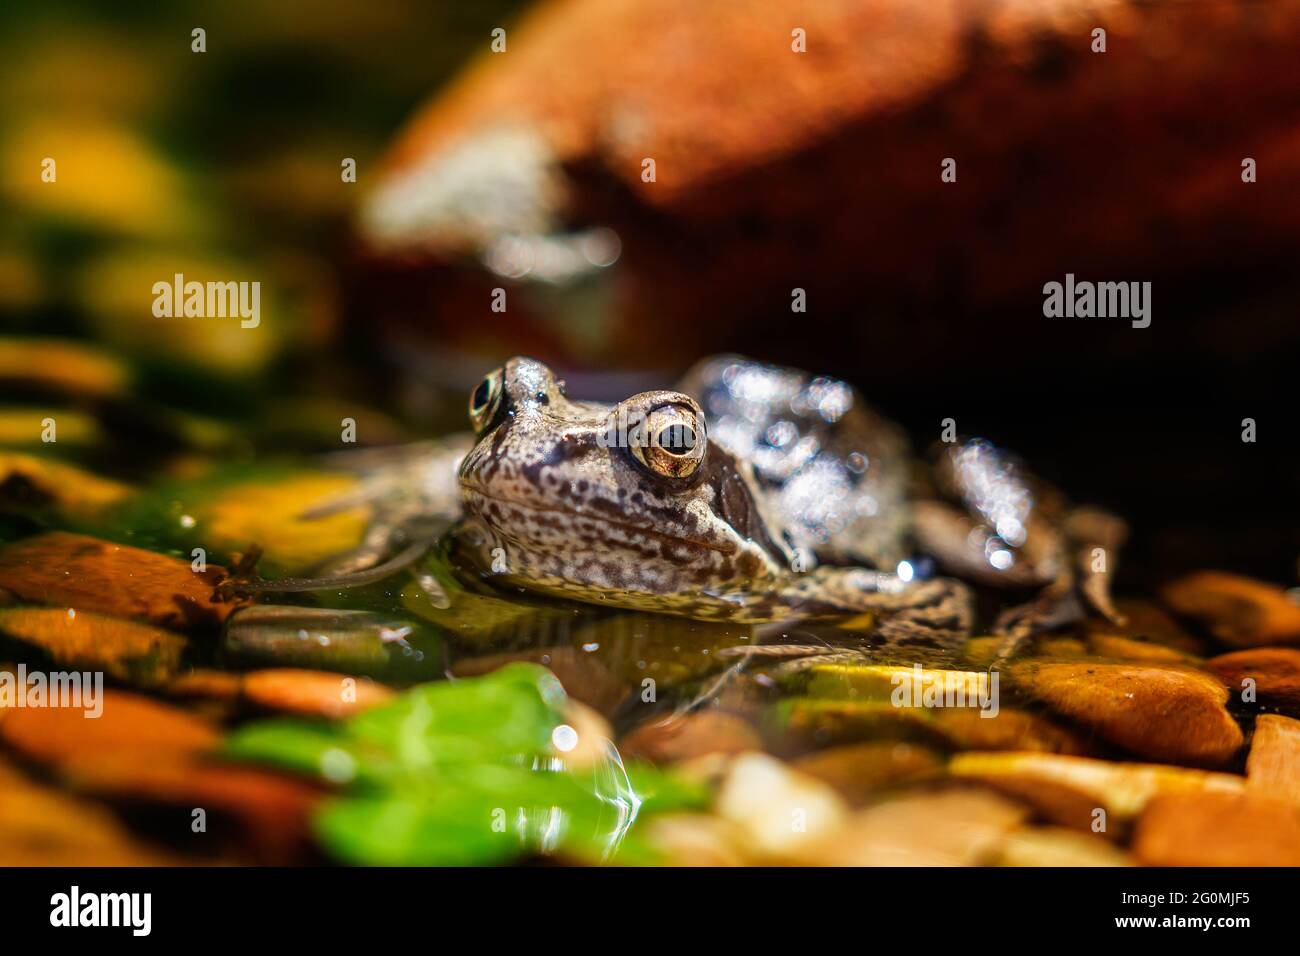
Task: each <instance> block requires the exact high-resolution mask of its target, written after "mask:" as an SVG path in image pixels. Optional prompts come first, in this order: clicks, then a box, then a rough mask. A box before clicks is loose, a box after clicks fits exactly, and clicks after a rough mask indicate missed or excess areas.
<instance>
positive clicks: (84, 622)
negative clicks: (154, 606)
mask: <svg viewBox="0 0 1300 956" xmlns="http://www.w3.org/2000/svg"><path fill="white" fill-rule="evenodd" d="M0 633H3V634H5V635H6V636H8V637H11V638H15V639H17V640H20V641H23V642H24V643H26V644H30V645H32V646H34V647H38V648H40V649H41V650H42V651H44V652H45V653H46V654H47V655H49V657H50V658H52V659H53V660H54V661H55V662H56V663H58V664H60V665H65V666H68V667H75V668H86V669H91V670H102V671H104V672H105V673H106V674H108V675H110V676H111V677H114V678H116V679H118V680H121V681H127V682H130V683H137V684H157V683H159V682H161V681H163V680H165V679H166V678H168V677H170V676H171V675H172V674H173V673H175V671H176V669H177V667H178V666H179V665H180V660H181V654H182V653H183V652H184V650H185V644H186V641H185V638H183V637H180V636H179V635H177V634H173V633H171V632H170V631H164V630H162V629H161V628H157V627H152V626H150V625H148V624H140V623H137V622H135V621H123V620H120V619H118V618H113V617H106V616H105V615H102V614H95V613H93V612H90V611H80V612H78V611H76V610H74V609H73V608H10V609H6V610H0Z"/></svg>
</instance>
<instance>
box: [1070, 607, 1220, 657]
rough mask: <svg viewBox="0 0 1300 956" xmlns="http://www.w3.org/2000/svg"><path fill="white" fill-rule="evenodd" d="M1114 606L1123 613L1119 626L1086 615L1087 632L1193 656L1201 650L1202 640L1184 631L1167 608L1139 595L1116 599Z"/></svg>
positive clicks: (1202, 647) (1202, 652)
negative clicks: (1128, 639) (1145, 643)
mask: <svg viewBox="0 0 1300 956" xmlns="http://www.w3.org/2000/svg"><path fill="white" fill-rule="evenodd" d="M1115 608H1116V610H1118V611H1119V613H1120V614H1122V615H1123V616H1124V623H1123V624H1122V625H1117V624H1113V623H1111V622H1110V621H1106V620H1102V619H1100V618H1089V619H1088V620H1087V621H1085V622H1084V623H1083V631H1084V633H1085V634H1087V635H1093V634H1113V635H1119V636H1121V637H1127V638H1131V639H1132V640H1137V641H1145V642H1149V643H1152V644H1159V645H1161V646H1163V647H1169V648H1172V649H1173V650H1176V651H1183V652H1184V653H1187V654H1191V655H1193V656H1197V657H1199V656H1202V655H1203V654H1204V653H1205V641H1204V640H1203V639H1202V638H1199V637H1196V636H1195V635H1193V634H1191V633H1189V632H1188V630H1187V628H1185V627H1183V626H1182V625H1181V624H1179V623H1178V621H1177V620H1176V619H1175V618H1174V617H1173V615H1171V614H1170V613H1169V612H1168V611H1167V610H1165V609H1164V608H1163V607H1161V606H1160V605H1159V604H1157V603H1156V602H1154V601H1146V600H1141V599H1139V598H1120V599H1119V600H1117V601H1116V602H1115Z"/></svg>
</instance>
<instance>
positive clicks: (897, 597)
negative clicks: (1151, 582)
mask: <svg viewBox="0 0 1300 956" xmlns="http://www.w3.org/2000/svg"><path fill="white" fill-rule="evenodd" d="M728 376H730V377H728ZM754 376H757V377H754ZM685 381H686V383H687V384H685V385H684V387H690V388H692V389H693V390H694V391H695V392H696V394H698V395H699V396H700V398H701V400H702V401H706V402H708V403H709V405H710V409H711V414H712V413H717V415H716V418H717V421H718V435H719V438H720V440H719V441H714V440H711V439H710V437H709V430H708V429H709V423H708V422H707V421H706V419H705V414H704V412H703V410H702V409H701V407H700V405H699V404H698V402H697V401H696V398H695V397H693V396H692V395H688V394H686V393H684V392H677V391H667V390H661V391H651V392H643V393H641V394H639V395H634V396H632V397H630V398H628V399H626V400H624V401H622V402H619V403H617V404H615V405H606V404H600V403H595V402H586V401H576V400H572V399H570V398H569V397H568V396H567V395H566V394H565V390H564V384H563V383H562V382H560V381H557V380H556V378H555V376H554V374H553V373H552V372H551V370H550V369H549V368H547V367H546V366H545V365H543V364H542V363H540V362H538V361H535V360H533V359H528V358H514V359H511V360H510V361H509V362H507V363H506V364H505V365H504V366H502V367H501V368H499V369H496V370H494V371H492V372H490V373H489V374H488V375H487V376H486V377H485V378H484V380H483V382H482V383H480V385H479V387H478V388H477V389H475V391H474V393H473V394H472V395H471V398H470V421H471V424H472V426H473V427H474V429H475V433H474V434H473V435H472V436H471V435H455V436H451V437H449V438H446V439H443V440H441V441H438V442H431V443H427V444H425V445H421V446H414V447H411V448H405V449H395V450H393V449H389V450H383V451H381V452H379V453H377V454H379V456H380V459H379V460H377V461H376V460H374V459H373V458H371V457H365V458H363V459H358V460H357V461H355V462H353V464H354V466H355V467H356V468H357V469H358V470H360V471H361V472H362V473H363V475H364V480H363V481H362V482H361V483H360V485H359V488H358V490H357V491H356V492H355V493H353V494H351V495H349V496H348V497H347V498H346V499H343V500H340V501H337V502H333V503H331V504H327V505H325V506H324V507H320V508H317V509H314V513H327V512H328V511H329V510H332V509H337V508H339V507H354V506H356V505H358V504H368V505H370V506H371V507H373V509H374V514H375V517H374V521H373V524H372V527H371V528H370V529H369V531H368V532H367V534H366V539H365V541H364V542H363V544H362V546H361V547H360V548H358V549H356V550H355V551H353V552H351V553H349V554H347V555H342V556H340V557H338V558H337V559H335V560H334V561H332V562H330V564H329V565H327V566H326V567H325V568H323V569H320V570H321V571H322V572H323V573H322V574H321V576H317V577H312V578H294V579H282V580H279V581H274V582H254V583H241V584H240V587H241V588H243V589H247V590H279V591H290V590H315V589H320V588H327V587H340V586H342V587H346V586H352V585H356V584H362V583H366V582H369V581H376V580H380V579H382V578H384V577H387V576H389V575H391V574H393V573H395V572H397V571H399V570H401V569H403V568H406V567H410V566H411V565H412V564H414V563H415V562H416V561H418V560H419V558H420V557H422V556H423V554H424V553H426V552H427V550H428V549H429V548H430V547H432V545H433V543H434V542H435V541H436V540H437V539H438V538H440V537H442V536H443V535H444V534H445V533H446V532H447V531H448V530H452V531H453V534H454V540H455V543H456V547H457V551H458V554H459V555H461V556H462V557H464V558H466V559H467V562H464V563H468V564H470V565H472V566H473V567H474V568H475V569H477V571H478V572H479V573H480V574H481V575H482V576H483V577H484V578H485V579H486V580H488V581H490V582H491V583H493V584H496V585H498V586H502V587H507V588H522V589H527V590H532V591H540V592H543V593H546V594H551V595H555V596H559V597H563V598H568V599H572V600H577V601H583V602H587V603H591V604H604V605H611V606H615V607H625V608H633V609H637V610H644V611H651V612H658V613H665V614H676V615H682V616H686V617H692V618H698V619H702V620H727V621H734V622H739V623H759V622H768V621H786V620H790V619H808V618H843V617H847V616H854V615H859V614H862V613H864V612H871V613H873V614H877V615H878V616H879V617H878V627H877V628H876V632H875V633H876V636H877V637H878V638H880V639H883V640H886V641H889V642H892V643H919V644H929V645H941V646H943V645H953V644H956V643H958V642H960V641H961V640H962V639H964V638H965V637H966V636H968V635H969V633H970V628H971V626H972V623H973V612H972V600H971V592H970V590H969V588H968V587H967V586H966V585H965V584H963V583H962V582H960V581H957V580H954V579H952V578H943V577H939V578H933V579H929V580H912V577H913V575H912V573H911V568H910V565H909V566H906V570H907V571H908V574H907V576H906V577H900V576H899V574H898V573H896V572H897V571H899V570H903V569H904V568H905V566H904V565H903V564H901V563H899V557H898V555H900V554H904V553H907V552H906V551H905V550H904V549H906V548H908V547H911V546H917V547H919V550H920V553H923V554H929V555H932V556H934V557H936V558H937V559H938V560H939V561H940V562H941V564H942V565H943V566H944V568H945V569H946V570H948V571H949V572H950V573H956V574H960V575H962V577H963V578H970V579H972V580H979V581H982V582H984V583H988V584H992V585H994V586H1002V587H1022V588H1023V587H1026V586H1030V587H1035V586H1036V587H1041V588H1042V590H1041V591H1040V592H1039V594H1038V596H1037V597H1036V598H1035V599H1034V600H1033V601H1031V602H1029V603H1026V604H1021V605H1018V606H1013V607H1010V608H1006V609H1004V611H1003V612H1002V614H1001V615H1000V616H999V618H998V620H997V621H996V622H995V623H994V630H995V631H996V632H998V633H1002V634H1004V635H1006V637H1007V642H1006V645H1005V653H1011V652H1012V651H1013V650H1014V649H1015V647H1016V646H1018V644H1019V642H1020V641H1022V640H1023V639H1024V638H1025V637H1027V636H1029V635H1030V634H1033V633H1036V632H1038V631H1041V630H1045V629H1049V628H1051V627H1055V626H1057V625H1059V624H1063V623H1067V622H1069V621H1071V620H1077V619H1078V618H1079V617H1080V616H1082V614H1083V613H1084V612H1085V604H1086V605H1087V606H1090V607H1092V608H1093V609H1094V610H1097V611H1098V612H1099V613H1102V614H1103V615H1106V616H1110V617H1112V618H1114V617H1115V612H1114V610H1113V608H1111V607H1110V604H1109V598H1108V595H1107V591H1106V585H1107V582H1108V580H1109V575H1108V574H1107V573H1106V572H1105V571H1098V570H1096V569H1091V570H1090V569H1089V567H1088V562H1089V561H1090V560H1091V555H1092V554H1093V553H1094V546H1095V545H1101V546H1104V547H1105V549H1106V550H1107V552H1112V551H1114V550H1115V549H1117V548H1118V546H1119V544H1120V542H1121V541H1122V539H1123V534H1124V530H1123V524H1122V522H1119V521H1118V520H1117V519H1113V518H1110V517H1109V516H1106V515H1104V514H1103V513H1100V512H1093V511H1089V510H1086V509H1084V510H1073V511H1070V510H1067V509H1065V508H1064V505H1063V504H1060V503H1058V501H1057V499H1058V497H1059V496H1058V495H1057V494H1056V493H1055V492H1053V491H1051V490H1050V489H1045V488H1041V487H1037V486H1035V485H1034V484H1033V483H1032V482H1031V481H1030V480H1029V479H1028V478H1027V477H1026V476H1024V475H1023V474H1021V473H1020V472H1019V471H1018V470H1017V469H1016V467H1015V466H1013V465H1012V464H1010V463H1009V460H1008V459H1006V458H1005V457H1004V456H1003V455H1002V454H1001V453H1000V452H998V451H997V450H996V449H994V448H993V447H992V446H990V445H988V444H987V443H984V442H981V441H980V440H975V441H972V442H969V443H966V444H956V445H951V446H945V448H946V451H945V455H946V456H948V462H947V465H948V467H945V458H944V457H943V456H941V458H940V461H939V467H938V468H936V469H935V471H934V474H935V476H936V479H937V480H936V485H938V486H939V488H938V491H937V493H938V494H939V495H940V497H943V496H944V494H945V486H951V487H946V500H939V499H937V498H936V499H935V500H924V499H921V500H913V499H912V498H910V497H909V495H908V489H907V486H906V481H905V477H904V476H905V475H906V473H907V471H908V469H907V467H906V458H907V449H906V443H905V439H903V438H901V437H900V436H898V435H896V434H895V432H896V429H895V427H894V426H892V425H891V424H890V423H888V422H887V421H886V420H885V419H883V418H882V417H880V416H878V415H876V414H875V413H874V412H872V411H871V410H870V409H868V408H867V407H866V406H865V404H864V403H863V402H862V401H861V398H860V396H857V395H856V393H852V392H851V390H848V388H847V386H844V385H843V384H842V383H835V382H832V381H831V380H829V379H821V378H814V377H811V376H807V375H806V374H805V373H801V372H798V371H797V370H792V369H780V368H775V367H772V366H763V365H760V364H758V363H753V362H750V361H749V360H747V359H743V358H741V357H739V356H731V357H720V358H719V359H715V360H706V361H705V362H703V363H701V365H700V366H697V368H696V370H694V372H693V374H692V375H688V376H687V378H686V380H685ZM720 386H721V387H724V388H725V389H726V390H727V391H726V392H725V393H723V392H719V391H718V388H719V387H720ZM810 402H811V404H809V403H810ZM828 403H829V404H828ZM737 416H739V418H738V417H737ZM795 422H798V427H797V428H796V427H795V425H794V423H795ZM638 423H640V424H641V425H643V426H644V427H642V428H640V429H638ZM665 423H671V424H673V425H674V426H681V427H684V428H686V430H687V431H688V432H689V434H690V436H691V438H692V441H691V442H689V443H684V444H679V443H677V442H674V441H672V440H669V441H668V442H667V443H664V442H662V441H654V442H647V437H648V436H651V435H655V436H659V437H660V438H662V436H663V435H666V434H670V433H669V432H667V431H664V430H663V426H664V425H665ZM769 424H772V425H774V426H775V427H776V428H777V430H778V432H779V431H781V430H782V429H785V430H786V431H791V430H792V429H793V436H789V435H787V437H786V440H784V441H778V442H777V443H776V444H772V442H771V440H768V439H765V442H766V443H763V444H756V443H755V441H756V439H755V437H754V436H755V435H766V434H767V431H766V430H767V428H768V427H769ZM738 428H739V431H738ZM742 433H744V434H742ZM779 437H780V436H779V435H778V438H779ZM805 442H812V443H813V445H812V447H814V448H816V449H818V450H819V451H818V454H817V455H816V457H814V458H805V459H804V460H803V461H802V463H800V462H797V461H796V462H795V470H794V471H791V470H789V468H788V467H787V466H788V465H789V464H790V462H791V460H793V458H797V457H798V455H799V454H800V449H801V448H804V446H805ZM728 449H735V450H736V452H735V453H734V454H733V453H732V451H729V450H728ZM744 449H749V451H747V452H746V451H744ZM774 452H776V453H777V457H776V458H775V459H774V458H773V454H774ZM787 452H788V453H789V455H790V456H791V457H787V458H784V459H783V458H781V457H780V456H781V455H784V454H786V453H787ZM952 455H958V456H959V457H957V458H952V457H951V456H952ZM971 455H973V456H974V457H973V458H971V457H969V456H971ZM963 456H965V457H963ZM855 459H856V464H855ZM972 462H974V464H973V465H972ZM823 466H825V467H823ZM846 466H848V467H847V468H846ZM826 467H830V468H832V469H838V470H835V471H834V472H833V474H831V478H833V480H823V479H824V478H825V477H826V475H827V474H828V472H827V471H826V470H825V468H826ZM801 468H802V469H805V470H804V471H802V472H801V471H799V470H798V469H801ZM972 468H973V470H971V469H972ZM791 475H794V477H790V476H791ZM945 476H946V478H945ZM807 477H811V478H812V479H814V484H813V485H811V486H809V485H807V484H804V485H799V484H797V483H798V482H800V481H802V480H803V479H804V478H807ZM792 488H794V489H795V490H796V491H797V492H798V493H797V494H794V495H790V494H789V492H790V490H791V489H792ZM1018 502H1020V503H1026V504H1028V505H1029V506H1030V507H1028V509H1027V510H1023V511H1014V510H1013V512H1012V513H1013V515H1017V516H1020V518H1023V520H1024V527H1027V528H1028V535H1027V536H1024V540H1023V541H1018V543H1016V544H1010V543H1007V542H1006V541H1004V540H1003V539H1002V538H1000V537H994V530H993V529H992V528H991V527H990V522H993V523H997V522H998V521H1000V520H1002V519H1001V512H1000V511H999V510H998V509H1000V508H1003V507H1004V506H1006V505H1008V504H1010V505H1013V506H1014V505H1017V503H1018ZM863 504H869V505H870V507H867V508H865V509H863V508H862V507H860V506H861V505H863ZM1062 513H1064V514H1065V515H1066V519H1065V520H1064V521H1061V514H1062ZM828 515H829V517H828ZM836 517H839V518H846V519H847V520H845V521H838V522H837V521H835V520H832V519H835V518H836ZM1001 527H1002V525H1001V524H999V528H1001ZM1008 527H1009V528H1010V530H1012V531H1014V530H1016V529H1015V526H1014V525H1008ZM909 530H910V533H911V538H912V543H911V544H909V543H908V542H907V541H905V536H906V534H907V533H908V531H909ZM1009 533H1010V532H1008V534H1009ZM989 541H993V543H994V544H995V545H996V547H997V548H999V549H1002V550H1003V551H1005V553H1000V552H999V554H1000V557H1002V558H1012V559H1013V560H1011V561H1010V562H1008V561H1002V562H1000V563H994V562H992V561H991V557H990V548H989V547H987V546H986V543H987V542H989ZM1071 549H1074V550H1073V555H1072V556H1071ZM1012 551H1014V552H1015V554H1014V555H1012V554H1011V552H1012ZM1072 557H1073V559H1072ZM818 562H825V563H821V564H818ZM873 568H874V569H880V570H873ZM417 580H418V581H419V582H420V584H421V586H422V587H424V588H425V590H426V591H428V592H429V594H430V596H431V597H432V598H434V599H435V600H442V601H445V600H447V597H446V595H445V594H443V593H442V592H441V590H440V589H439V587H438V585H437V582H436V581H435V580H434V579H433V577H432V576H431V575H428V574H423V575H417Z"/></svg>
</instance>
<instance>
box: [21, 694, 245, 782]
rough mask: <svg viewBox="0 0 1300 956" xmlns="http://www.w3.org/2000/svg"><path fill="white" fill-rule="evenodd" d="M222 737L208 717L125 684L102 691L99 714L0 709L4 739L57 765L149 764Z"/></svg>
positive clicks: (191, 753)
mask: <svg viewBox="0 0 1300 956" xmlns="http://www.w3.org/2000/svg"><path fill="white" fill-rule="evenodd" d="M220 739H221V735H220V733H219V732H218V731H217V729H216V728H215V727H214V726H213V725H212V724H210V723H208V722H207V721H205V720H201V719H199V718H198V717H195V716H193V715H192V714H189V713H187V712H186V711H184V710H181V709H180V708H178V707H173V706H170V705H168V704H165V703H162V702H160V701H156V700H153V699H151V698H148V697H142V696H140V695H138V694H131V693H127V692H126V691H120V690H107V689H106V690H105V691H104V692H103V713H102V714H101V715H100V716H99V717H98V718H96V719H87V718H86V717H85V716H83V712H82V711H81V710H76V709H72V708H67V707H43V708H39V709H38V708H8V709H5V710H0V740H3V741H4V743H5V745H6V746H8V747H10V748H12V749H13V750H14V751H16V752H18V753H20V754H22V755H23V756H24V757H26V758H27V759H29V760H33V761H36V762H38V763H41V764H45V765H48V766H51V767H54V768H58V769H63V768H67V767H72V766H75V765H76V764H78V763H81V762H84V761H90V760H98V759H101V758H111V759H113V760H116V761H118V762H120V763H121V764H123V765H124V766H125V765H127V764H129V765H131V766H133V767H135V766H148V765H151V764H156V763H162V762H166V761H169V760H176V759H180V758H188V757H191V756H195V755H197V754H200V753H203V752H205V751H208V750H211V749H212V748H213V747H215V746H216V745H217V742H218V741H219V740H220Z"/></svg>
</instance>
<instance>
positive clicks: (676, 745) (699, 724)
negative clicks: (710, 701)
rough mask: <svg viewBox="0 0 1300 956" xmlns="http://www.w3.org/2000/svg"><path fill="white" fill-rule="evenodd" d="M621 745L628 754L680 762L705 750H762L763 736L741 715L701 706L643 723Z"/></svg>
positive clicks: (626, 755)
mask: <svg viewBox="0 0 1300 956" xmlns="http://www.w3.org/2000/svg"><path fill="white" fill-rule="evenodd" d="M619 749H620V750H621V751H622V753H623V755H624V756H625V757H639V758H643V759H645V760H653V761H655V762H656V763H677V762H678V761H682V760H691V759H693V758H695V757H700V756H703V755H704V754H712V753H720V754H737V753H743V752H745V751H747V750H761V749H762V739H761V738H760V736H759V734H758V731H756V730H755V729H754V728H753V726H751V725H750V723H749V722H748V721H747V720H744V719H743V718H741V717H737V716H736V715H734V714H729V713H726V712H725V711H720V710H698V711H694V712H692V713H689V714H683V715H682V716H680V717H668V718H666V719H664V718H658V719H655V720H652V721H650V722H648V723H644V724H641V725H640V726H639V727H637V728H635V729H634V730H632V731H631V732H630V733H628V734H627V735H626V736H625V737H624V738H623V739H622V741H620V743H619Z"/></svg>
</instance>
